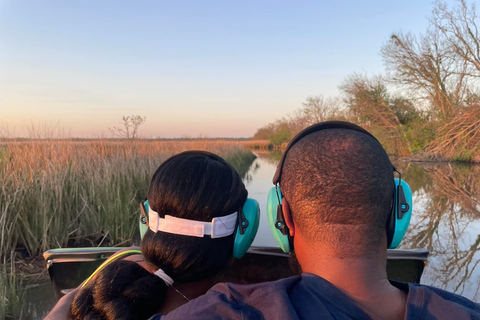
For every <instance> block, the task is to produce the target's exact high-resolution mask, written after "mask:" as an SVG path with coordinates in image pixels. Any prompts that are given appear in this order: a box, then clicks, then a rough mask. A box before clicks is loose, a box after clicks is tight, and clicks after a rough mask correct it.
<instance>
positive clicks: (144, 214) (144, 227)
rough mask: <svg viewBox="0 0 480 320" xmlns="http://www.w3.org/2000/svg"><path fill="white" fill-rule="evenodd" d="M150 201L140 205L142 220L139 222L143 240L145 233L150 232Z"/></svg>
mask: <svg viewBox="0 0 480 320" xmlns="http://www.w3.org/2000/svg"><path fill="white" fill-rule="evenodd" d="M148 208H149V205H148V200H145V201H144V202H142V203H140V220H139V222H138V226H139V228H138V229H139V231H140V239H143V236H144V235H145V232H147V230H148Z"/></svg>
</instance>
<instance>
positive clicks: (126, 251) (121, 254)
mask: <svg viewBox="0 0 480 320" xmlns="http://www.w3.org/2000/svg"><path fill="white" fill-rule="evenodd" d="M130 253H132V254H133V253H135V254H142V252H141V251H140V250H125V251H122V252H119V253H117V254H114V255H113V256H111V257H110V258H108V259H107V260H105V261H104V262H103V263H102V264H101V265H100V266H99V267H98V268H97V270H95V271H94V272H93V273H92V275H91V276H90V277H88V278H87V280H85V282H84V283H83V284H82V286H81V288H83V287H84V286H85V285H86V284H87V283H88V282H89V281H90V279H92V278H93V277H94V276H95V275H96V274H97V273H99V272H100V270H102V269H103V268H105V266H106V265H107V264H109V263H110V262H111V261H113V260H115V259H116V258H118V257H121V256H123V255H126V254H130Z"/></svg>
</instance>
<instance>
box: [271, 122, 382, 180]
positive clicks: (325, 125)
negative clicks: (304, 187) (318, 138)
mask: <svg viewBox="0 0 480 320" xmlns="http://www.w3.org/2000/svg"><path fill="white" fill-rule="evenodd" d="M324 129H349V130H354V131H358V132H362V133H364V134H366V135H368V136H370V137H372V138H373V139H375V141H377V142H378V143H380V142H379V141H378V140H377V138H375V137H374V136H373V135H372V134H371V133H370V132H368V131H367V130H365V129H363V128H362V127H360V126H357V125H356V124H353V123H350V122H345V121H325V122H320V123H317V124H314V125H312V126H310V127H308V128H306V129H303V130H302V131H301V132H300V133H298V134H297V135H296V136H295V137H294V138H293V139H292V140H291V141H290V142H289V143H288V145H287V148H286V149H285V151H284V152H283V155H282V158H281V159H280V162H279V163H278V166H277V171H275V175H274V176H273V184H275V185H276V184H278V183H279V182H280V177H281V175H282V170H283V163H284V162H285V159H286V158H287V153H288V151H289V150H290V149H291V148H292V147H293V145H294V144H295V143H297V142H298V141H299V140H301V139H302V138H303V137H305V136H307V135H309V134H311V133H314V132H317V131H320V130H324Z"/></svg>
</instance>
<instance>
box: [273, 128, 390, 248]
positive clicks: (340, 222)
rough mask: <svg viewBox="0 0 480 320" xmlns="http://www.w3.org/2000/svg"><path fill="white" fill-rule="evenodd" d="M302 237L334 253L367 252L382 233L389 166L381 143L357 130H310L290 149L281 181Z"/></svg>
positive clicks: (387, 210) (387, 206) (379, 241)
mask: <svg viewBox="0 0 480 320" xmlns="http://www.w3.org/2000/svg"><path fill="white" fill-rule="evenodd" d="M280 186H281V190H282V193H283V195H284V197H285V198H286V199H287V201H288V203H289V204H290V209H291V212H292V218H293V221H294V223H295V225H296V228H299V230H300V231H301V232H302V235H303V236H304V238H305V240H306V241H309V242H318V243H322V244H323V245H327V246H329V247H330V248H332V250H334V252H335V253H336V254H337V255H338V256H345V257H347V256H360V255H362V256H365V255H368V254H372V253H373V252H374V250H376V249H378V248H379V246H381V244H382V243H383V242H382V241H384V238H385V237H386V223H387V217H388V215H389V213H390V211H391V206H392V201H393V192H394V179H393V165H392V164H391V162H390V159H389V158H388V155H387V154H386V152H385V150H384V149H383V147H382V146H381V145H380V143H379V142H378V141H376V140H375V139H373V138H372V137H370V136H368V135H366V134H364V133H362V132H358V131H354V130H349V129H342V128H333V129H324V130H320V131H317V132H314V133H311V134H309V135H307V136H305V137H303V138H302V139H301V140H299V141H298V142H297V143H296V144H295V145H293V146H292V148H291V149H290V150H289V151H288V154H287V156H286V159H285V163H284V166H283V171H282V179H281V182H280Z"/></svg>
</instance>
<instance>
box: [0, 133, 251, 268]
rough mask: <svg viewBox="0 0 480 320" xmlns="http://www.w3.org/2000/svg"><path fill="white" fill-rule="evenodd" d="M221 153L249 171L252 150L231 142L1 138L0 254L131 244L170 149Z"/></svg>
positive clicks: (173, 151)
mask: <svg viewBox="0 0 480 320" xmlns="http://www.w3.org/2000/svg"><path fill="white" fill-rule="evenodd" d="M186 150H207V151H211V152H214V153H216V154H219V155H220V156H222V157H223V158H225V159H226V160H227V161H229V162H230V163H232V165H234V167H236V168H237V170H239V172H240V174H242V175H243V174H245V173H246V170H248V164H249V163H251V161H252V159H253V158H254V156H253V154H252V153H251V152H250V151H248V149H246V147H245V146H242V145H241V144H240V143H232V142H231V141H208V140H201V141H134V142H131V141H112V140H89V141H70V140H34V141H21V142H8V143H4V144H2V145H0V181H1V185H0V186H1V189H0V227H1V228H2V233H1V234H0V257H3V259H5V257H7V256H9V252H10V251H11V250H15V249H17V250H18V249H22V248H23V249H25V251H26V252H27V253H28V254H30V255H36V254H39V253H41V252H42V251H44V250H46V249H49V248H52V247H61V246H66V245H75V242H80V243H79V244H82V245H85V239H90V240H91V241H92V244H93V245H100V244H101V245H106V244H108V245H114V244H117V245H118V244H127V243H129V242H131V241H132V238H133V236H134V233H135V232H136V230H137V224H136V219H137V217H138V212H139V209H138V203H139V202H140V201H141V200H142V199H143V198H144V197H145V193H146V190H147V187H148V184H149V182H150V178H151V176H152V174H153V172H154V171H155V169H156V168H157V167H158V165H159V164H160V163H162V162H163V161H164V160H165V159H167V158H168V157H169V156H171V155H173V154H175V153H179V152H182V151H186Z"/></svg>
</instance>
